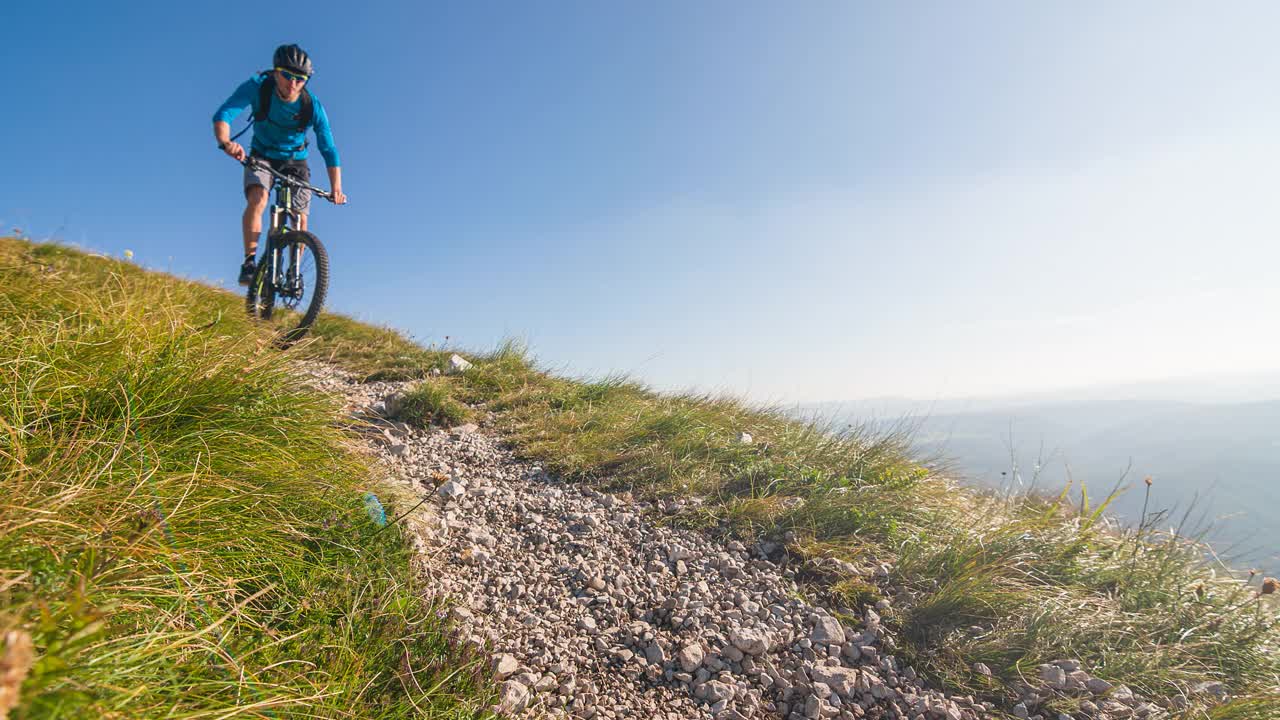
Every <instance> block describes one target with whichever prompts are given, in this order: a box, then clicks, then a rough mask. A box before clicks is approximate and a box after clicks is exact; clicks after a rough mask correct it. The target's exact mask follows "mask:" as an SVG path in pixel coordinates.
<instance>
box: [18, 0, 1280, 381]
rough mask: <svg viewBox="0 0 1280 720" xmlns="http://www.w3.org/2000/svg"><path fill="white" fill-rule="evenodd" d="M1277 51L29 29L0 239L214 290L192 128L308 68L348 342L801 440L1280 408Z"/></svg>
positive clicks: (962, 31)
mask: <svg viewBox="0 0 1280 720" xmlns="http://www.w3.org/2000/svg"><path fill="white" fill-rule="evenodd" d="M1276 20H1280V7H1277V6H1273V5H1271V4H1267V3H1261V2H1254V3H1239V4H1234V5H1232V6H1231V8H1229V9H1228V10H1224V9H1222V8H1213V7H1209V6H1206V5H1201V4H1190V3H1172V4H1170V3H1155V2H1136V3H1130V4H1126V5H1125V6H1123V7H1116V6H1114V5H1111V4H1107V3H1101V2H1087V3H1071V4H1067V3H1055V4H1042V5H1036V6H1018V7H1010V6H1008V5H1007V4H1002V3H996V2H979V3H974V4H971V5H966V6H965V7H954V6H947V5H942V4H935V5H930V6H928V7H924V8H920V7H916V8H906V7H899V6H892V7H877V6H861V5H852V4H843V3H813V4H808V5H805V6H795V7H787V8H783V7H781V6H776V5H771V4H767V3H760V2H748V3H728V2H710V3H701V4H698V5H696V6H688V5H684V4H679V3H654V4H649V5H645V6H612V7H606V6H600V5H594V4H590V3H573V2H561V3H556V4H554V5H551V6H540V7H537V8H533V7H507V6H502V5H496V4H483V3H481V4H473V5H468V6H465V7H463V6H455V7H449V6H445V7H427V8H423V7H418V6H415V5H410V4H402V3H374V4H371V5H369V6H367V7H362V8H361V9H360V10H358V11H351V10H348V9H346V6H343V5H338V4H336V3H323V2H322V3H318V4H315V5H312V6H308V12H307V13H306V14H304V15H299V16H298V17H297V18H292V19H290V21H289V27H288V29H287V30H280V29H278V28H265V27H261V26H260V24H253V25H250V26H247V27H245V28H243V29H237V30H236V31H234V32H231V33H228V32H227V30H226V29H225V28H224V27H222V26H219V25H218V24H217V23H212V22H210V21H209V19H208V17H207V16H206V15H205V13H204V12H203V11H202V10H200V9H197V8H194V7H182V6H172V5H166V4H161V3H133V4H129V5H128V6H125V7H120V8H107V7H102V6H99V5H97V4H90V3H82V2H73V3H71V6H69V7H68V6H57V7H51V6H44V5H38V4H35V3H15V4H10V5H7V6H6V7H5V8H4V9H3V10H0V22H3V23H4V25H5V26H6V27H7V28H10V29H11V30H12V32H11V33H10V38H9V42H7V43H6V44H5V45H4V46H3V47H0V82H2V83H3V84H4V86H5V87H7V88H10V89H11V92H12V93H13V96H14V97H16V98H20V99H21V100H22V103H23V104H22V107H23V108H25V110H24V111H21V112H20V111H18V109H14V110H12V111H11V112H10V113H8V114H7V115H6V118H5V120H4V121H2V122H3V129H4V133H3V137H5V138H6V140H5V141H0V142H3V143H4V151H5V157H6V159H7V161H8V162H7V164H8V170H9V172H8V173H7V176H6V179H5V180H3V181H0V228H3V229H4V230H5V231H8V230H10V229H11V228H14V227H20V228H22V229H23V230H24V231H25V233H26V234H28V235H30V236H32V237H36V238H44V237H47V236H57V237H58V238H60V239H63V240H66V241H69V242H72V243H76V244H80V245H82V246H85V247H88V248H92V249H95V250H97V251H100V252H104V253H109V254H112V255H116V256H119V255H120V253H122V252H123V251H124V250H125V249H129V250H132V251H133V253H134V255H135V259H136V260H137V261H139V262H140V263H142V264H145V265H147V266H150V267H156V268H162V269H171V270H172V271H174V272H175V273H178V274H181V275H184V276H187V277H193V278H203V279H207V280H209V281H211V282H218V281H221V282H222V284H223V285H224V286H229V285H230V284H231V283H232V282H233V281H234V271H235V269H236V266H237V265H238V254H239V253H238V239H237V228H238V223H239V213H240V210H241V208H242V207H243V201H242V196H241V195H240V189H239V186H238V180H239V168H238V166H236V165H235V164H234V163H233V161H231V160H230V159H228V158H226V157H224V156H222V155H220V154H219V153H218V152H217V151H216V149H215V148H214V147H213V140H212V133H211V131H210V118H211V116H212V114H213V111H214V109H215V108H216V107H217V106H218V105H219V104H220V103H221V102H222V101H223V100H224V99H225V98H226V97H227V95H229V94H230V92H231V91H232V90H233V89H234V88H235V86H236V85H237V84H238V83H240V82H242V81H243V80H244V79H246V78H247V77H248V76H249V75H250V74H251V73H252V72H253V71H255V70H259V69H262V68H263V67H265V66H266V64H267V63H268V61H269V58H270V54H271V50H272V49H273V48H274V47H275V45H277V44H280V43H283V42H298V43H300V44H301V45H302V46H303V47H305V48H307V49H308V51H309V52H311V54H312V56H313V58H314V59H315V62H316V67H317V74H316V77H315V79H314V80H313V82H312V84H311V89H312V91H313V92H314V93H315V94H316V96H317V97H319V98H321V100H322V101H323V102H324V104H325V106H326V108H327V109H328V110H329V114H330V118H331V121H332V123H333V130H334V135H335V138H336V140H337V144H338V147H339V149H340V151H341V153H342V157H343V172H344V185H345V188H344V189H345V190H346V192H347V194H348V195H349V196H350V198H351V204H350V205H348V206H346V207H343V208H333V207H329V206H322V207H317V209H316V211H315V213H314V215H313V217H312V226H313V228H314V229H315V230H316V232H317V233H318V234H319V235H320V236H321V238H323V239H324V240H325V242H326V244H327V245H328V246H329V248H330V251H331V254H332V256H333V260H334V263H335V273H334V278H333V289H332V293H331V295H332V297H331V302H330V308H331V309H332V310H335V311H337V312H343V313H346V314H350V315H352V316H355V317H357V318H359V319H362V320H367V321H373V322H377V323H382V324H387V325H390V326H393V327H397V328H400V329H402V330H405V331H407V332H408V333H410V334H411V335H413V336H414V337H415V338H416V339H417V340H419V341H420V342H423V343H424V344H436V345H440V344H441V343H443V342H444V341H445V338H446V336H447V337H448V338H449V343H450V344H451V345H453V346H459V347H463V348H466V349H473V350H485V349H489V348H492V347H494V346H496V345H497V344H498V343H499V342H500V341H502V340H503V339H504V338H508V337H515V338H520V339H523V340H525V341H527V342H528V344H529V345H530V346H531V348H532V350H533V352H534V354H535V356H536V357H537V358H538V359H539V361H540V362H541V364H542V365H544V366H547V367H550V368H554V369H557V370H560V371H562V372H565V373H567V374H570V375H574V376H600V375H606V374H610V373H626V374H630V375H632V376H634V377H635V378H636V379H638V380H640V381H642V382H644V383H645V384H647V385H650V386H652V387H655V388H657V389H660V390H687V389H695V390H700V391H706V392H725V393H729V394H732V395H736V396H743V397H747V398H749V399H751V400H753V401H756V402H762V403H771V402H780V403H788V404H791V403H807V402H817V401H822V400H835V401H856V400H859V399H875V398H884V397H908V398H924V399H928V398H934V399H956V398H968V397H985V396H991V395H1010V394H1023V393H1037V392H1055V391H1063V390H1067V389H1070V388H1088V387H1095V386H1099V385H1117V384H1128V383H1139V382H1153V381H1159V380H1163V379H1168V378H1185V377H1188V376H1191V377H1198V376H1212V375H1223V374H1238V373H1250V372H1259V373H1270V372H1274V371H1277V370H1280V337H1278V336H1277V334H1276V333H1274V332H1270V331H1269V328H1270V327H1271V326H1272V325H1273V324H1274V318H1275V317H1276V315H1277V313H1278V312H1280V284H1277V283H1276V282H1275V278H1276V268H1277V267H1280V243H1277V242H1276V241H1275V237H1276V235H1277V219H1278V218H1277V213H1276V211H1275V210H1274V209H1273V201H1272V199H1271V196H1272V195H1273V194H1274V189H1275V188H1276V187H1280V139H1278V138H1277V133H1276V131H1275V128H1276V127H1278V126H1280V99H1277V98H1276V97H1275V95H1274V93H1271V92H1270V91H1269V90H1268V88H1269V87H1270V85H1271V84H1272V83H1273V82H1274V79H1275V78H1276V77H1277V76H1280V58H1277V57H1276V56H1275V53H1274V51H1273V49H1272V45H1273V41H1272V39H1271V38H1270V32H1269V28H1271V27H1274V25H1275V21H1276ZM175 28H178V29H180V32H174V31H173V30H174V29H175ZM55 39H56V42H51V41H52V40H55ZM242 126H243V117H242V118H240V119H238V120H237V122H236V123H235V125H234V129H235V130H239V129H240V128H241V127H242ZM246 137H247V136H246ZM313 144H314V143H313ZM311 162H312V169H313V175H314V176H315V177H316V178H317V179H319V178H322V177H323V165H322V163H321V161H320V158H319V156H318V153H316V152H314V148H313V152H312V159H311ZM320 184H322V185H323V184H324V183H323V182H321V183H320Z"/></svg>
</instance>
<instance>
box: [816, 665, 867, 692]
mask: <svg viewBox="0 0 1280 720" xmlns="http://www.w3.org/2000/svg"><path fill="white" fill-rule="evenodd" d="M810 675H812V676H813V681H814V682H815V683H822V684H824V685H826V686H827V687H830V688H831V689H832V690H834V691H835V692H837V693H839V694H840V696H841V697H846V698H851V697H853V694H854V693H855V692H856V690H855V688H856V687H857V684H858V671H857V670H852V669H850V668H845V667H839V666H833V665H818V666H815V667H814V668H813V671H812V672H811V673H810Z"/></svg>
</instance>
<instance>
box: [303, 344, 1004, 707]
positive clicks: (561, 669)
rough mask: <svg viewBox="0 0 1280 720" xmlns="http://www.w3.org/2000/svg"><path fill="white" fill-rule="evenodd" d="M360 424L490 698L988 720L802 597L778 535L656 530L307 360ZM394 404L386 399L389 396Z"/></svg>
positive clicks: (872, 622)
mask: <svg viewBox="0 0 1280 720" xmlns="http://www.w3.org/2000/svg"><path fill="white" fill-rule="evenodd" d="M314 373H315V374H316V375H317V376H318V382H319V383H320V385H321V386H322V387H323V388H325V389H328V390H331V391H334V392H338V393H341V394H343V395H344V396H345V397H346V398H347V401H348V406H349V409H350V411H351V412H352V413H353V414H354V415H356V416H357V417H361V418H362V419H366V420H368V421H369V422H370V423H371V427H370V432H369V443H368V445H369V447H370V449H371V450H372V451H373V452H375V453H377V455H378V456H379V457H380V458H381V459H382V461H383V462H384V463H385V465H386V467H387V468H388V470H389V471H390V473H391V474H392V475H393V476H394V477H395V478H397V479H398V481H399V482H402V483H404V484H405V485H406V486H408V487H412V488H413V490H414V492H416V493H418V494H419V495H430V497H431V499H430V501H429V502H427V503H426V505H425V506H424V507H426V508H430V512H429V513H428V514H427V515H426V518H427V519H426V520H425V521H423V522H422V523H420V524H419V535H420V536H421V537H422V539H423V543H424V545H423V547H422V548H421V550H422V551H423V552H424V553H426V554H427V555H428V556H429V560H428V562H427V563H426V567H427V568H428V572H429V573H430V574H431V575H432V576H433V578H434V580H435V583H436V585H437V586H438V587H439V589H440V592H441V593H442V594H444V595H447V596H448V597H449V598H451V599H452V602H453V603H454V604H455V609H454V611H453V612H454V616H455V620H456V621H457V624H458V626H459V628H461V632H463V633H464V635H466V636H467V638H468V642H471V643H475V644H476V645H477V646H482V647H483V649H484V652H486V653H487V654H489V655H491V656H492V664H493V670H494V673H495V675H496V677H497V678H498V680H499V682H500V683H501V688H502V704H503V710H504V712H508V713H511V714H522V715H528V716H537V715H538V714H539V713H543V714H546V715H549V716H552V717H575V718H670V719H671V720H675V719H677V718H679V719H684V718H720V719H725V718H742V719H746V718H751V719H756V718H780V717H781V718H863V717H866V718H882V717H883V718H910V719H911V720H915V719H916V718H926V719H932V720H937V719H941V718H946V719H947V720H976V718H985V717H990V716H991V714H990V713H988V712H987V710H986V709H984V708H983V707H982V706H981V705H979V704H975V703H973V702H972V701H971V700H969V699H968V698H947V697H944V696H943V695H942V694H941V693H939V692H936V691H930V690H927V689H924V688H922V687H920V685H919V684H918V681H917V679H916V675H915V672H914V671H913V670H912V669H911V668H909V667H902V666H901V664H900V663H899V662H898V661H897V660H896V658H895V657H894V656H893V655H892V653H891V647H892V641H891V640H890V639H887V638H886V635H885V633H884V631H883V629H882V628H881V627H880V625H879V618H878V617H877V616H876V614H875V613H874V612H873V611H869V612H867V613H866V614H865V616H864V617H863V618H862V622H861V623H859V624H858V625H857V626H850V625H848V624H844V623H842V622H840V621H839V620H837V619H836V618H835V617H833V615H832V613H831V612H830V611H828V610H826V609H824V608H821V607H816V606H813V605H811V604H809V603H808V602H806V601H805V600H804V599H802V597H801V595H800V593H799V592H798V590H797V587H796V584H795V581H794V569H792V568H790V567H788V565H787V564H786V562H785V558H784V557H783V556H782V553H781V552H780V548H777V547H775V546H757V547H753V548H747V547H744V546H743V545H742V544H740V543H737V542H730V543H728V544H727V545H725V544H721V543H719V542H717V541H715V540H713V539H712V538H709V537H707V536H704V535H703V534H701V533H699V532H695V531H689V530H679V529H673V528H671V527H667V526H664V525H663V524H662V523H661V519H662V518H663V516H664V515H666V514H668V513H670V512H673V511H677V510H679V508H678V507H671V506H668V507H655V506H654V505H653V504H651V503H647V502H641V501H636V500H634V499H631V498H627V497H622V496H614V495H608V494H602V493H598V492H595V491H593V490H591V489H590V488H587V487H584V486H581V485H575V484H568V483H562V482H559V481H558V480H557V479H556V478H553V477H549V476H548V475H547V474H546V473H545V472H543V471H542V469H541V468H539V467H537V466H536V465H532V464H529V463H525V462H521V461H519V460H517V459H516V458H515V457H514V456H513V455H512V453H511V452H510V451H509V450H508V449H506V448H505V447H504V446H503V444H502V443H501V441H500V440H499V439H498V437H497V436H496V435H495V434H493V433H492V432H490V431H488V430H486V429H484V428H480V427H476V426H474V425H469V426H464V427H460V428H455V429H453V430H449V431H444V430H429V431H420V430H414V429H411V428H409V427H407V426H404V425H399V424H396V423H394V422H392V421H388V420H384V419H382V418H383V417H384V416H385V415H387V414H388V413H387V407H386V400H387V399H389V398H393V396H394V395H395V394H396V393H398V392H400V391H401V390H403V389H404V386H405V385H406V383H368V384H356V383H353V382H350V381H349V379H348V378H347V377H346V376H345V375H343V374H342V373H341V372H340V371H337V370H334V369H333V368H327V367H324V366H321V367H320V368H318V369H316V370H314ZM393 404H394V401H393Z"/></svg>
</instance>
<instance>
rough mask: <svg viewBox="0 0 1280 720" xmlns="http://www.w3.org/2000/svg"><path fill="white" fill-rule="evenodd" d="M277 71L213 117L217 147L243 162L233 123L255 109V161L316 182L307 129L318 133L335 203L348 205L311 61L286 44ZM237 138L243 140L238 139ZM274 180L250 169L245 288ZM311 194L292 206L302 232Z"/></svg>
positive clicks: (244, 224)
mask: <svg viewBox="0 0 1280 720" xmlns="http://www.w3.org/2000/svg"><path fill="white" fill-rule="evenodd" d="M271 65H272V69H271V70H267V71H265V72H261V73H258V74H257V75H255V76H254V77H252V78H249V79H248V80H247V81H245V82H244V83H243V84H242V85H241V86H240V87H238V88H236V91H235V92H234V93H232V94H231V97H229V98H227V101H226V102H224V103H222V107H220V108H218V112H216V113H214V115H213V136H214V138H215V139H216V140H217V141H218V147H219V148H220V149H221V150H222V151H223V152H225V153H226V154H227V155H229V156H231V157H233V158H235V159H236V160H239V161H241V162H243V161H244V159H245V149H244V148H243V147H242V146H241V145H240V144H239V143H237V142H235V140H234V139H232V138H231V121H232V120H234V119H235V118H236V116H237V115H239V114H240V112H241V111H242V110H244V109H245V108H246V107H248V108H251V109H252V110H253V142H252V143H250V152H249V155H250V156H251V157H255V158H260V159H262V160H263V161H265V162H266V163H267V164H269V165H270V166H271V167H273V168H275V169H276V171H278V172H282V173H285V174H289V175H293V176H295V177H298V178H299V179H301V180H302V181H304V182H310V181H311V168H310V167H309V166H308V165H307V128H308V127H310V128H311V129H312V130H314V131H315V135H316V146H317V147H319V148H320V155H321V156H323V157H324V164H325V167H326V168H327V169H328V171H329V188H330V189H331V190H332V192H333V201H334V202H335V203H337V204H339V205H341V204H343V203H345V202H346V201H347V196H346V195H344V194H343V192H342V167H341V166H340V165H339V163H338V148H337V147H336V146H335V145H334V144H333V133H332V131H330V129H329V116H328V115H326V114H325V111H324V106H322V105H321V104H320V101H319V100H318V99H316V97H315V96H314V95H312V94H311V92H310V91H309V90H307V88H306V85H307V81H308V80H310V79H311V73H312V67H311V58H310V57H308V56H307V53H306V52H304V51H303V49H302V48H300V47H298V46H297V45H281V46H280V47H278V48H276V52H275V55H274V57H273V58H272V63H271ZM236 137H239V135H237V136H236ZM270 187H271V176H270V175H269V174H268V173H267V172H266V171H265V170H261V169H256V168H252V167H248V166H246V167H245V170H244V196H245V201H246V204H245V208H244V217H243V218H241V223H240V227H241V230H242V232H243V235H244V263H243V264H242V265H241V266H240V284H241V285H248V284H249V281H250V280H252V279H253V274H254V272H255V271H256V270H257V267H256V264H255V262H254V259H255V258H256V257H257V253H258V236H259V235H261V234H262V212H263V211H264V210H266V209H267V192H268V189H269V188H270ZM310 202H311V192H310V191H307V190H303V191H298V192H295V193H294V196H293V206H294V208H296V209H297V211H298V229H299V230H306V229H307V207H308V205H309V204H310Z"/></svg>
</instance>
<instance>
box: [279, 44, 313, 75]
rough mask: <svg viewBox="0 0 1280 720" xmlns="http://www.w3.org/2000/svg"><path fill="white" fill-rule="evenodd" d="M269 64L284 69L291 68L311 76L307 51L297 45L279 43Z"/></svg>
mask: <svg viewBox="0 0 1280 720" xmlns="http://www.w3.org/2000/svg"><path fill="white" fill-rule="evenodd" d="M271 64H272V65H273V66H275V67H278V68H284V69H285V70H292V71H294V72H296V73H299V74H301V75H306V76H308V77H310V76H311V58H310V57H308V56H307V53H306V51H305V50H303V49H302V48H300V47H298V46H297V45H281V46H280V47H278V48H276V54H275V56H274V57H273V58H272V62H271Z"/></svg>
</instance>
